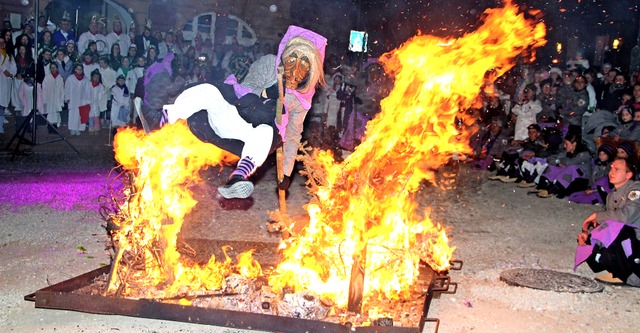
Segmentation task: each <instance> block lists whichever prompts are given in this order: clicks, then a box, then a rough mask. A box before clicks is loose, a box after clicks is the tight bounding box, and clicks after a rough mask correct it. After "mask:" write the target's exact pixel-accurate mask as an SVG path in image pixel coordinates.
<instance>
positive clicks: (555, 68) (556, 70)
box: [549, 67, 562, 76]
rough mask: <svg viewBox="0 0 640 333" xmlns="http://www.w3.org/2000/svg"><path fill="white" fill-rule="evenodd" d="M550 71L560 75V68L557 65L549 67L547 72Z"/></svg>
mask: <svg viewBox="0 0 640 333" xmlns="http://www.w3.org/2000/svg"><path fill="white" fill-rule="evenodd" d="M551 73H556V74H558V75H559V76H562V70H561V69H560V68H558V67H551V69H550V70H549V74H551Z"/></svg>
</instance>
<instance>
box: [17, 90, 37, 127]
mask: <svg viewBox="0 0 640 333" xmlns="http://www.w3.org/2000/svg"><path fill="white" fill-rule="evenodd" d="M33 87H34V86H33V84H27V83H25V82H23V83H22V84H21V85H20V89H18V99H19V100H20V104H22V113H21V116H23V117H26V116H28V115H29V113H30V112H31V110H32V109H33V107H34V106H33ZM18 125H20V124H18Z"/></svg>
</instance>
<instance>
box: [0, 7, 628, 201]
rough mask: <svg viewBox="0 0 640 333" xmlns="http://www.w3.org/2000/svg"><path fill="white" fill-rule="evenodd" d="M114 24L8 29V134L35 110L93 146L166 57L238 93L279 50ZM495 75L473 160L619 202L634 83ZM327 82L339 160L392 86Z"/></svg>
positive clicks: (583, 64) (369, 72)
mask: <svg viewBox="0 0 640 333" xmlns="http://www.w3.org/2000/svg"><path fill="white" fill-rule="evenodd" d="M105 23H106V22H105V19H104V18H98V17H93V18H92V19H91V21H90V22H89V26H88V30H87V31H82V32H80V31H74V30H72V24H71V22H70V20H69V17H68V15H67V14H66V13H65V15H64V16H63V17H62V18H61V20H60V21H59V22H58V25H57V26H54V25H52V24H50V22H48V21H47V19H46V18H44V17H40V18H38V20H37V22H36V21H35V20H29V21H27V22H25V23H24V24H23V25H22V27H21V28H20V29H14V28H12V27H11V23H10V22H8V21H5V22H4V27H3V28H4V29H3V30H2V37H3V38H1V39H0V50H1V51H2V52H1V54H0V56H2V57H3V58H4V60H3V61H2V68H0V70H1V71H2V72H3V73H4V75H3V77H2V78H0V90H2V93H1V94H0V96H2V97H0V117H2V118H3V119H2V120H1V121H2V122H3V125H6V124H8V123H9V121H8V119H4V116H15V126H16V128H17V127H18V126H20V125H21V124H22V121H23V120H24V119H25V117H26V116H28V115H29V113H30V112H31V111H32V110H38V111H39V112H40V113H42V114H44V115H45V116H46V118H47V120H48V121H49V123H50V124H51V127H57V126H62V125H65V126H67V127H68V129H69V131H70V134H71V135H82V133H85V132H87V133H93V134H95V133H96V132H98V131H100V130H101V129H104V128H108V127H119V126H125V125H128V124H131V123H132V122H133V121H134V120H135V114H134V112H133V109H134V107H133V106H134V104H133V102H132V99H133V98H134V97H135V95H136V91H137V90H140V89H139V87H138V86H139V84H140V82H141V81H142V78H143V77H144V75H145V72H146V69H147V68H149V67H150V66H152V65H153V64H156V63H160V62H161V61H162V60H163V59H164V58H165V57H166V56H167V55H168V54H173V55H174V59H173V61H172V64H171V65H172V66H173V67H174V68H175V75H174V76H180V77H181V80H179V81H177V82H180V84H181V85H182V84H184V86H187V85H189V84H194V83H198V82H219V81H222V80H224V78H226V77H227V76H228V75H230V74H233V75H234V76H235V77H236V78H237V80H238V81H239V82H241V81H242V80H243V78H244V77H245V75H246V74H247V72H248V70H249V67H250V66H251V64H252V63H253V62H255V61H256V60H258V59H259V58H260V57H262V56H263V55H265V54H274V53H275V52H274V46H275V45H274V46H272V45H269V44H266V43H265V44H264V45H260V44H259V43H256V45H254V46H252V47H248V48H247V47H244V46H242V45H240V44H238V43H237V42H236V41H231V43H229V44H225V45H214V43H213V41H212V40H211V39H210V38H208V37H206V36H205V37H203V36H202V35H200V34H198V35H196V37H195V38H194V40H192V41H189V42H186V41H185V40H184V37H183V33H182V31H181V30H180V29H173V30H170V31H164V32H158V31H154V30H153V25H152V22H150V21H149V20H146V21H145V22H144V24H143V25H142V26H141V27H136V26H135V25H131V26H130V27H129V29H128V31H126V32H125V27H124V26H123V24H122V22H121V21H120V19H119V18H117V17H115V18H113V21H112V22H111V25H110V26H111V31H107V26H108V25H107V24H105ZM138 32H139V33H138ZM76 34H78V36H76ZM36 41H37V42H36ZM36 48H37V49H36ZM36 59H37V61H36ZM176 63H177V64H178V66H176ZM494 75H495V73H493V72H488V73H487V78H488V80H487V85H486V86H485V87H483V89H482V93H480V94H479V98H480V99H482V108H479V109H472V110H468V112H470V113H472V116H473V117H475V118H476V119H477V120H478V121H477V122H475V124H476V126H477V127H476V128H475V129H474V130H475V132H476V134H475V135H474V136H473V137H472V138H471V142H470V145H471V148H472V149H473V153H472V156H470V158H469V160H470V161H472V162H473V165H474V166H476V167H478V168H482V169H490V170H497V174H496V175H495V176H492V178H493V179H497V180H501V181H504V182H516V183H518V185H517V186H521V187H530V188H531V193H532V194H536V195H537V196H539V197H543V198H548V197H552V196H557V197H569V199H570V200H577V201H578V202H588V203H602V202H603V197H604V196H605V195H606V193H607V192H608V191H610V187H609V186H608V185H607V184H606V182H604V181H603V179H605V178H606V174H607V169H606V168H607V166H608V165H609V164H610V163H611V161H612V160H613V159H614V158H615V157H617V156H618V157H619V156H621V155H625V154H626V155H627V156H628V157H629V158H631V159H632V161H633V163H632V164H633V165H636V164H637V161H636V160H637V156H638V153H637V152H636V142H638V141H639V140H640V83H638V82H637V81H638V73H637V72H634V73H625V72H624V71H622V70H621V69H620V68H614V67H613V66H611V65H610V64H607V63H605V64H603V65H602V66H599V67H593V66H590V65H589V62H588V61H587V60H586V59H584V58H583V57H581V56H580V55H578V56H577V57H576V58H575V59H572V60H571V61H568V62H567V63H566V64H564V65H562V64H554V65H544V64H536V65H520V66H518V67H516V68H515V69H514V70H512V71H510V72H508V73H507V74H505V75H503V76H502V77H500V78H498V79H497V80H496V81H495V83H494V82H491V81H493V76H494ZM174 80H175V78H174ZM325 81H326V82H327V83H328V85H327V87H325V88H324V89H321V90H318V92H317V93H316V95H315V97H314V103H313V106H312V110H311V115H315V116H317V117H318V118H319V119H318V120H319V123H320V124H321V126H320V127H319V128H320V131H319V133H316V134H317V138H316V139H317V142H316V143H317V144H318V145H321V146H323V148H326V149H332V150H334V152H336V155H340V153H341V152H343V151H345V150H346V151H348V150H353V148H354V147H355V146H357V144H358V142H359V140H360V138H361V137H362V135H363V133H364V128H365V125H366V122H367V121H368V120H369V119H371V118H372V117H373V116H374V115H375V114H376V113H377V112H379V107H380V106H379V105H380V103H379V102H380V100H381V99H383V98H384V97H385V96H386V95H387V94H388V93H389V91H390V89H391V85H392V82H390V80H389V79H388V77H387V76H386V75H385V74H384V71H383V69H382V68H381V66H380V65H379V64H378V63H376V62H375V61H374V62H366V61H364V59H362V58H360V54H357V53H349V54H343V55H336V54H330V55H328V56H327V57H326V59H325ZM34 89H37V94H35V95H36V96H37V100H35V101H34V100H33V97H32V96H33V90H34ZM140 97H144V96H140ZM165 102H166V101H165ZM0 129H2V131H3V130H4V129H3V127H0ZM338 158H339V156H338Z"/></svg>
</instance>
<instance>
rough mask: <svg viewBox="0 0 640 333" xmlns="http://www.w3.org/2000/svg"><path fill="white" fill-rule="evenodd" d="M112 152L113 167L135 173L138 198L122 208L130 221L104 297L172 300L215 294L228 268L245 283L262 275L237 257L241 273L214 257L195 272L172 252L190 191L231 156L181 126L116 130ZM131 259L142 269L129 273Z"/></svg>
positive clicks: (191, 204) (253, 264) (124, 227)
mask: <svg viewBox="0 0 640 333" xmlns="http://www.w3.org/2000/svg"><path fill="white" fill-rule="evenodd" d="M114 148H115V151H116V159H117V160H118V162H119V163H120V164H121V165H122V167H123V168H124V169H125V170H129V171H132V172H133V173H134V177H133V182H134V184H133V191H134V192H135V193H130V197H129V200H128V201H127V202H125V203H123V205H122V206H121V209H122V210H125V211H126V212H127V216H128V218H129V220H128V221H125V222H126V223H124V224H123V225H122V226H121V227H122V230H121V231H120V232H118V234H117V242H118V248H119V251H118V254H117V257H116V260H115V262H114V265H115V266H114V269H113V272H114V273H113V274H112V275H111V281H110V283H109V289H108V293H113V292H115V291H116V290H120V292H121V293H123V294H124V295H137V296H139V297H173V296H175V295H177V294H180V293H184V292H185V291H187V290H216V289H219V288H221V287H222V286H223V284H224V278H225V277H226V276H228V275H229V274H230V272H231V271H232V270H233V269H238V270H241V271H243V272H244V273H245V275H247V276H249V277H255V276H257V275H260V274H261V270H260V265H259V264H257V262H255V261H254V260H251V255H250V254H248V256H247V255H243V256H241V257H240V259H239V260H240V261H241V263H243V265H245V266H246V267H237V268H234V267H232V266H231V259H230V258H228V257H226V258H225V260H224V261H220V262H219V261H216V258H215V257H211V258H210V260H209V262H208V263H207V264H206V265H203V266H199V265H195V264H193V263H190V262H187V261H184V260H180V253H179V252H178V251H177V244H176V240H177V235H178V232H180V229H181V227H182V223H183V222H184V217H185V215H186V214H188V213H189V212H190V211H191V209H192V208H193V207H194V206H195V205H196V203H197V201H196V200H195V199H194V198H193V196H192V193H191V191H190V185H192V184H194V183H197V182H199V181H200V178H199V171H200V170H201V169H204V168H206V167H208V166H213V165H221V164H230V163H231V162H234V161H235V160H237V157H236V156H235V155H232V154H229V153H227V152H225V151H223V150H221V149H219V148H217V147H215V146H213V145H211V144H207V143H204V142H202V141H200V140H198V139H197V138H196V137H195V136H194V135H193V134H192V133H191V132H190V130H189V128H188V127H187V126H186V124H185V122H184V121H180V122H178V123H176V124H175V125H172V126H165V127H162V128H161V129H160V130H157V131H155V132H152V133H149V134H145V133H144V132H143V131H139V130H135V129H131V128H126V129H123V130H120V131H119V132H118V133H117V135H116V136H115V138H114ZM136 261H137V262H142V263H143V264H144V265H142V266H143V267H136V269H133V267H131V266H134V264H133V262H136ZM125 263H127V264H126V265H125ZM136 266H140V265H136ZM134 289H137V290H134ZM145 291H147V292H146V293H147V295H144V293H145ZM141 294H142V295H141Z"/></svg>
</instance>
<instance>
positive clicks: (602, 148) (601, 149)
mask: <svg viewBox="0 0 640 333" xmlns="http://www.w3.org/2000/svg"><path fill="white" fill-rule="evenodd" d="M599 152H603V153H605V154H607V156H609V161H611V160H613V157H614V156H616V152H615V150H613V147H611V146H610V145H608V144H606V143H603V144H602V145H600V147H598V153H599Z"/></svg>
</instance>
